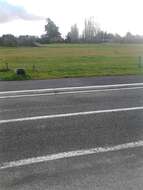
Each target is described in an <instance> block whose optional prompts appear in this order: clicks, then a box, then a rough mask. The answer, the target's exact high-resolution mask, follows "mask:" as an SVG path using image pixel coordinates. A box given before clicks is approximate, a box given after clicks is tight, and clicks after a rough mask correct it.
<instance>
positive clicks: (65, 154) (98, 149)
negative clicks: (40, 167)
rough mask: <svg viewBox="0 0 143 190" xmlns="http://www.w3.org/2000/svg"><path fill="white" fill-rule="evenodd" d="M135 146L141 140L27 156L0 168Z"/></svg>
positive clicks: (140, 144)
mask: <svg viewBox="0 0 143 190" xmlns="http://www.w3.org/2000/svg"><path fill="white" fill-rule="evenodd" d="M137 147H143V141H136V142H130V143H125V144H120V145H116V146H108V147H96V148H91V149H87V150H76V151H70V152H62V153H57V154H49V155H46V156H40V157H34V158H27V159H23V160H17V161H11V162H4V163H2V164H0V170H4V169H8V168H16V167H20V166H26V165H31V164H38V163H42V162H48V161H54V160H59V159H64V158H72V157H78V156H85V155H91V154H99V153H105V152H113V151H119V150H125V149H129V148H137Z"/></svg>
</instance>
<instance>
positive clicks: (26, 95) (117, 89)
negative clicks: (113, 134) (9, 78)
mask: <svg viewBox="0 0 143 190" xmlns="http://www.w3.org/2000/svg"><path fill="white" fill-rule="evenodd" d="M138 89H143V87H128V88H113V89H101V90H82V91H69V92H68V91H67V92H55V93H52V92H51V93H44V94H23V95H12V96H0V99H8V98H23V97H37V96H53V95H64V94H82V93H94V92H95V93H96V92H110V91H121V90H138Z"/></svg>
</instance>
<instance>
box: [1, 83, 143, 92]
mask: <svg viewBox="0 0 143 190" xmlns="http://www.w3.org/2000/svg"><path fill="white" fill-rule="evenodd" d="M142 85H143V83H131V84H130V83H129V84H128V83H127V84H113V85H96V86H79V87H77V86H76V87H64V88H48V89H33V90H19V91H3V92H0V94H15V93H27V92H33V93H39V92H55V91H67V90H82V89H83V90H84V89H93V88H96V89H98V88H114V87H126V86H142Z"/></svg>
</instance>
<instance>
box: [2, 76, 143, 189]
mask: <svg viewBox="0 0 143 190" xmlns="http://www.w3.org/2000/svg"><path fill="white" fill-rule="evenodd" d="M72 81H73V82H72ZM127 83H128V85H126V86H119V85H118V84H127ZM135 83H140V84H136V85H134V84H135ZM27 84H28V85H27ZM93 85H96V87H94V88H93V87H92V88H91V89H89V90H88V92H87V91H86V90H87V89H82V90H80V92H79V89H72V90H71V89H70V93H68V92H69V89H66V91H64V92H62V93H55V91H54V90H53V91H52V92H50V93H51V94H50V93H49V92H47V91H46V92H41V91H40V92H37V91H34V92H31V91H26V92H18V91H19V90H31V89H47V88H62V87H72V86H73V87H75V86H76V87H77V86H78V87H80V86H93ZM98 85H115V86H108V87H106V86H102V87H100V88H98ZM12 90H13V91H17V92H14V93H11V92H5V93H4V91H12ZM85 91H86V92H85ZM0 92H2V93H1V94H0V190H1V189H2V190H5V189H8V190H9V189H10V190H15V189H20V190H21V189H22V190H25V189H26V190H27V189H28V190H31V189H34V190H35V189H37V190H39V189H40V190H46V189H97V190H100V189H102V190H103V189H114V190H116V189H118V190H119V189H127V190H128V189H129V190H131V189H133V190H136V189H137V190H140V189H141V190H142V187H143V180H142V179H143V151H142V150H143V77H141V76H140V77H133V76H130V77H103V78H87V79H83V78H80V79H63V80H51V81H29V82H28V81H23V82H0ZM53 92H54V93H53ZM21 95H22V96H21ZM89 112H90V113H89ZM83 113H84V114H83ZM61 114H62V115H61ZM74 114H75V115H74ZM17 119H19V120H17ZM134 142H138V144H139V146H138V147H136V146H132V148H130V147H129V143H134ZM118 145H121V148H120V150H118V151H117V150H116V147H117V146H118ZM99 147H103V148H104V149H105V148H107V149H108V148H109V151H107V152H102V151H100V149H99V150H98V149H97V150H96V153H95V154H88V153H86V154H85V155H82V154H81V156H79V155H76V156H74V157H73V156H69V157H68V158H64V157H63V158H62V159H53V160H52V159H51V161H47V160H44V159H47V157H46V158H45V157H44V156H48V155H54V156H53V157H55V155H57V154H58V153H62V155H63V152H66V153H67V154H68V155H69V154H71V151H72V154H73V152H74V154H77V152H76V151H78V150H90V151H91V149H92V148H99ZM124 147H126V148H125V149H124ZM111 149H112V150H113V151H111ZM115 150H116V151H115ZM41 157H42V159H43V157H44V159H43V161H40V162H38V161H37V158H38V159H41ZM30 158H33V160H36V161H35V163H34V164H32V162H31V161H28V164H25V163H26V161H24V162H23V160H28V159H30ZM42 159H41V160H42ZM30 162H31V163H30ZM16 163H20V164H21V166H16ZM3 165H6V166H7V168H5V169H2V166H3ZM10 165H11V167H10Z"/></svg>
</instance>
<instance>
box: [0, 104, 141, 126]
mask: <svg viewBox="0 0 143 190" xmlns="http://www.w3.org/2000/svg"><path fill="white" fill-rule="evenodd" d="M135 110H143V106H142V107H131V108H118V109H109V110H96V111H86V112H77V113H65V114H55V115H44V116H34V117H24V118H18V119H7V120H0V124H4V123H13V122H21V121H32V120H42V119H53V118H61V117H74V116H83V115H93V114H101V113H113V112H123V111H135Z"/></svg>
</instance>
